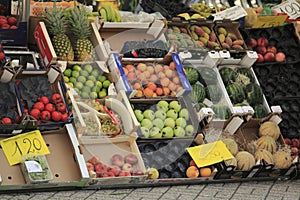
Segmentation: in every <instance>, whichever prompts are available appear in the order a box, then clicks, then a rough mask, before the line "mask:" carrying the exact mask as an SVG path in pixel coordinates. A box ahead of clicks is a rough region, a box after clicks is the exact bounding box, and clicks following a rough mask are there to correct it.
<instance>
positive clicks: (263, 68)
mask: <svg viewBox="0 0 300 200" xmlns="http://www.w3.org/2000/svg"><path fill="white" fill-rule="evenodd" d="M299 65H300V62H295V63H277V64H269V65H254V66H253V69H254V71H255V74H256V75H257V78H258V80H259V82H260V84H261V87H262V89H263V91H264V94H265V96H266V99H267V101H268V102H269V104H270V105H280V106H281V108H282V111H283V112H282V119H283V121H282V122H281V123H280V124H279V126H280V128H281V131H282V134H283V136H284V137H289V138H294V137H296V138H297V137H299V136H300V124H299V123H298V119H299V112H300V91H299V84H300V68H299Z"/></svg>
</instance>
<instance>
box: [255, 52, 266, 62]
mask: <svg viewBox="0 0 300 200" xmlns="http://www.w3.org/2000/svg"><path fill="white" fill-rule="evenodd" d="M257 56H258V58H257V60H256V61H257V62H264V61H265V59H264V56H263V55H262V54H260V53H258V54H257Z"/></svg>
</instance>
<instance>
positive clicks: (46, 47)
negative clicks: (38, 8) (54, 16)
mask: <svg viewBox="0 0 300 200" xmlns="http://www.w3.org/2000/svg"><path fill="white" fill-rule="evenodd" d="M34 39H35V42H36V44H37V47H38V49H39V52H40V54H41V57H42V58H43V62H44V64H45V66H46V68H48V67H49V66H50V64H51V63H52V62H53V61H55V60H56V54H55V52H54V49H53V47H52V45H51V41H50V38H49V35H48V32H47V29H46V26H45V24H44V23H43V22H40V23H39V24H38V25H37V27H36V29H35V31H34Z"/></svg>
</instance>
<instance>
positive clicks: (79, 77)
mask: <svg viewBox="0 0 300 200" xmlns="http://www.w3.org/2000/svg"><path fill="white" fill-rule="evenodd" d="M77 81H79V82H81V83H85V81H86V78H85V76H82V75H80V76H78V77H77Z"/></svg>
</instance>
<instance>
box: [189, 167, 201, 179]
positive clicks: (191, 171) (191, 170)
mask: <svg viewBox="0 0 300 200" xmlns="http://www.w3.org/2000/svg"><path fill="white" fill-rule="evenodd" d="M186 176H187V177H188V178H197V177H198V176H199V170H198V168H197V167H195V166H190V167H188V168H187V170H186Z"/></svg>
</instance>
